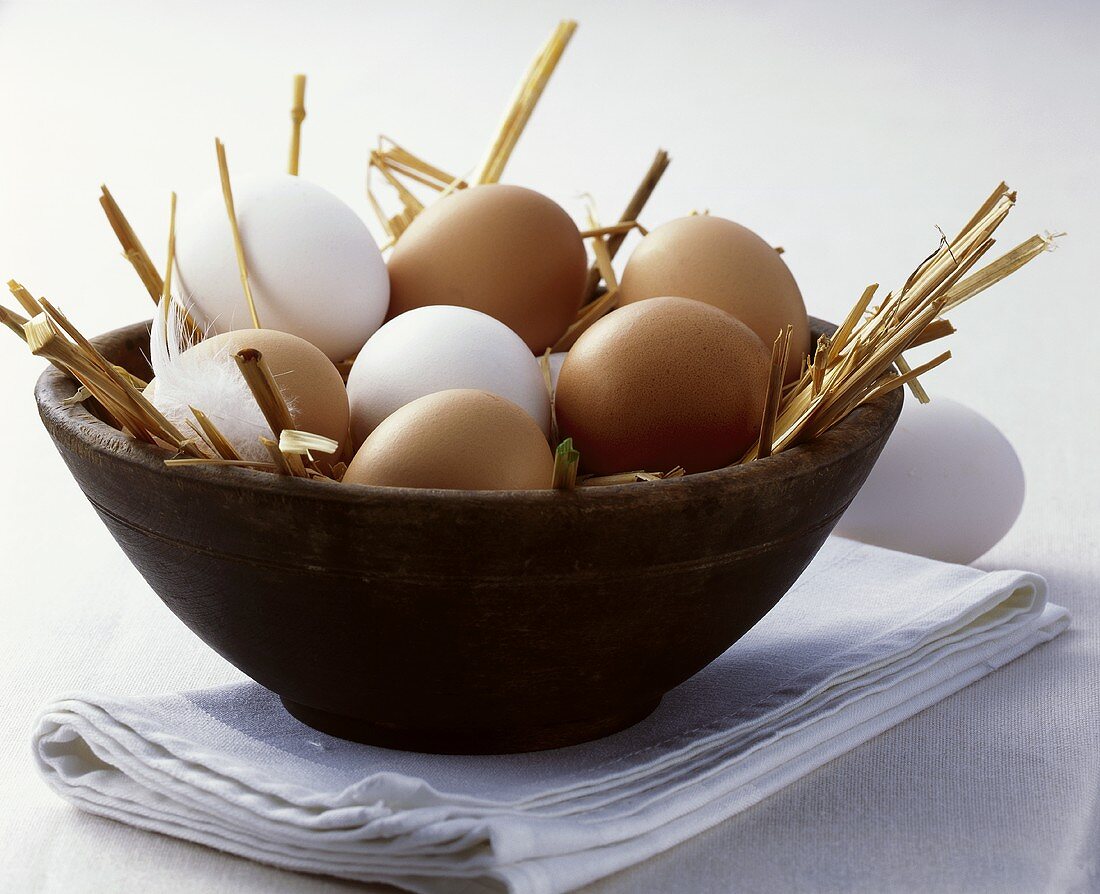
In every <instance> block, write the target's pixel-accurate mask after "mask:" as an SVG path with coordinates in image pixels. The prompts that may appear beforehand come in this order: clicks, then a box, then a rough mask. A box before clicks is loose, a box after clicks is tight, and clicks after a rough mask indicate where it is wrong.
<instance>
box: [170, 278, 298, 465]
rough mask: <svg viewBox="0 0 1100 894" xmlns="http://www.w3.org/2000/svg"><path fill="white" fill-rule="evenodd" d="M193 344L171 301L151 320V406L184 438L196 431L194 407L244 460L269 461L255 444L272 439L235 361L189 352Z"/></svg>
mask: <svg viewBox="0 0 1100 894" xmlns="http://www.w3.org/2000/svg"><path fill="white" fill-rule="evenodd" d="M197 341H198V339H196V338H194V337H193V335H192V333H191V331H190V329H189V328H188V326H187V323H186V316H185V315H184V312H183V309H182V308H181V307H180V304H179V302H178V301H176V300H175V299H169V301H168V306H167V308H165V312H164V313H159V314H157V316H156V318H154V320H153V331H152V333H151V334H150V339H149V348H150V350H149V353H150V358H149V359H150V364H151V365H152V367H153V376H154V381H155V386H154V388H153V392H154V393H153V395H152V401H153V404H154V406H156V408H157V409H158V410H160V411H161V412H162V413H163V414H164V415H165V416H167V417H168V419H169V420H171V421H172V422H173V423H175V425H176V426H177V427H179V428H180V429H181V430H183V431H185V432H187V431H191V430H192V429H196V428H198V423H197V422H196V420H195V418H194V415H193V414H192V413H191V407H195V408H197V409H199V410H201V411H202V412H203V413H205V414H206V415H207V416H209V417H210V419H211V420H212V421H213V422H214V424H215V425H216V426H217V427H218V429H219V430H220V431H221V433H222V434H223V435H224V436H225V438H226V440H228V441H229V443H231V444H232V445H233V447H234V448H235V449H236V451H237V452H238V453H239V454H240V455H241V457H242V458H243V459H249V460H254V461H257V462H267V461H269V460H270V459H271V457H270V455H269V454H268V452H267V450H266V448H264V446H263V445H262V444H261V443H260V442H259V438H261V437H266V438H271V437H272V433H271V428H270V426H269V425H268V424H267V421H266V420H265V419H264V416H263V413H262V412H261V411H260V408H259V406H258V405H257V404H256V399H255V398H254V397H253V396H252V392H251V390H250V389H249V387H248V383H247V382H245V380H244V376H242V375H241V371H240V369H238V367H237V364H236V361H235V360H234V359H233V356H232V355H231V354H230V353H229V350H228V348H224V349H222V350H217V351H213V352H209V351H191V350H189V349H190V348H192V347H193V346H194V345H195V343H196V342H197ZM292 409H293V408H292Z"/></svg>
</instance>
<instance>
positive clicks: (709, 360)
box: [556, 297, 771, 475]
mask: <svg viewBox="0 0 1100 894" xmlns="http://www.w3.org/2000/svg"><path fill="white" fill-rule="evenodd" d="M770 358H771V355H770V352H769V350H768V349H767V348H765V347H764V344H763V342H762V341H761V340H760V339H759V338H758V337H757V336H756V334H755V333H753V332H752V330H750V329H749V328H748V327H747V326H745V325H744V324H743V323H741V322H740V321H738V320H737V319H736V318H734V317H733V316H731V315H730V314H728V313H726V312H725V311H723V310H719V309H718V308H716V307H712V306H711V305H709V304H703V303H702V302H699V301H692V300H690V299H687V298H670V297H665V298H650V299H648V300H646V301H639V302H637V303H635V304H630V305H627V306H626V307H623V308H620V309H619V310H616V311H613V312H612V313H610V314H608V315H607V316H606V317H604V318H603V319H601V320H599V321H598V322H596V323H595V324H593V326H592V327H591V328H590V329H589V330H588V331H587V332H585V333H584V334H583V335H582V336H581V337H580V338H579V339H577V343H576V344H575V345H574V346H573V348H572V349H571V350H570V351H569V356H568V357H566V359H565V363H564V364H563V365H562V369H561V375H560V377H559V379H558V388H557V393H556V408H557V420H558V428H559V430H560V431H561V434H562V436H563V437H566V436H568V437H572V438H573V442H574V445H575V446H576V448H577V449H578V450H579V451H580V455H581V468H582V469H583V470H584V471H586V472H593V473H595V474H598V475H610V474H614V473H616V472H628V471H634V470H646V471H650V472H662V471H667V470H669V469H672V468H674V467H675V466H678V465H679V466H683V467H684V468H685V469H686V470H687V471H688V472H689V473H690V472H705V471H708V470H710V469H717V468H720V467H722V466H726V465H729V464H730V463H732V462H735V461H736V460H738V459H740V458H741V456H742V455H743V454H744V452H745V450H746V449H748V447H749V446H750V445H751V444H752V443H753V442H754V441H755V440H756V437H757V435H758V434H759V432H760V419H761V416H762V414H763V410H764V398H765V394H766V392H767V387H768V385H767V382H768V367H769V364H770Z"/></svg>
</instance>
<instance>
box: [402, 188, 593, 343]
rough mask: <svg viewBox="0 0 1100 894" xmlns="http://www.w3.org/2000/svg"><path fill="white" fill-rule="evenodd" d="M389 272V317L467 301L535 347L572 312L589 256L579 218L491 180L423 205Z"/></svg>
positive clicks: (555, 333) (554, 334) (550, 338)
mask: <svg viewBox="0 0 1100 894" xmlns="http://www.w3.org/2000/svg"><path fill="white" fill-rule="evenodd" d="M389 272H390V309H389V317H390V318H393V317H396V316H397V315H398V314H401V313H404V312H405V311H407V310H412V309H413V308H414V307H423V306H425V305H428V304H452V305H457V306H459V307H472V308H473V309H474V310H480V311H481V312H482V313H486V314H489V316H491V317H496V318H497V319H498V320H500V321H501V322H502V323H504V324H505V325H506V326H508V327H509V328H510V329H512V330H513V331H515V332H517V333H519V336H520V338H522V339H523V340H524V341H525V342H526V343H527V346H528V347H529V348H530V349H531V350H532V351H534V352H535V353H536V354H541V353H542V352H543V351H544V350H545V349H546V348H548V347H550V346H551V345H552V344H553V343H554V342H556V341H557V340H558V339H559V338H560V337H561V335H562V334H563V333H564V332H565V330H566V329H567V328H568V326H569V324H570V323H572V322H573V320H574V318H575V317H576V315H577V310H578V309H579V308H580V305H581V298H582V293H583V291H584V283H585V278H586V272H587V260H586V255H585V250H584V241H583V240H582V239H581V235H580V231H579V230H578V229H577V225H576V224H574V223H573V221H572V219H571V218H570V217H569V215H568V214H566V213H565V211H564V210H563V209H562V208H561V207H560V206H559V205H557V204H556V203H555V202H553V201H551V200H550V199H548V198H547V197H546V196H544V195H542V194H541V193H537V192H534V191H533V190H530V189H524V188H523V187H521V186H507V185H503V184H499V183H496V184H488V185H485V186H475V187H472V188H470V189H463V190H459V191H458V192H456V193H454V194H453V195H450V196H447V197H446V198H443V199H441V200H440V201H438V202H436V203H435V204H434V205H431V206H429V207H428V208H427V209H426V210H424V211H423V212H422V213H421V214H420V215H419V216H418V217H417V218H416V220H415V221H413V223H412V225H411V226H410V227H409V228H408V230H406V231H405V233H404V234H403V235H402V236H401V238H400V239H399V240H398V242H397V245H396V246H395V247H394V250H393V254H392V255H391V257H390V261H389Z"/></svg>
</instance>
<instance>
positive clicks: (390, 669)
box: [35, 320, 902, 753]
mask: <svg viewBox="0 0 1100 894" xmlns="http://www.w3.org/2000/svg"><path fill="white" fill-rule="evenodd" d="M811 322H812V324H813V328H814V331H815V334H818V335H819V334H821V333H822V332H826V331H830V330H831V329H832V328H833V327H831V326H829V325H828V324H825V323H822V322H821V321H819V320H813V321H811ZM95 343H96V345H97V346H98V347H99V349H100V350H101V351H102V352H103V353H104V354H105V355H106V356H107V357H108V358H109V359H110V360H112V361H114V362H115V363H119V364H120V365H122V366H124V367H126V368H127V369H129V370H131V371H132V372H134V373H135V374H137V375H140V376H143V377H147V376H148V375H149V367H148V364H147V362H146V360H145V353H146V352H147V351H148V346H149V324H148V323H144V324H141V323H139V324H135V325H132V326H128V327H126V328H123V329H119V330H116V331H115V332H111V333H109V334H107V335H104V336H102V337H100V338H99V339H97V340H96V342H95ZM75 390H76V385H75V383H74V382H73V381H72V380H71V379H70V378H68V377H67V376H65V375H63V374H62V373H60V372H58V371H57V370H55V369H52V368H51V369H49V370H47V371H46V372H45V373H43V375H42V377H41V378H40V379H39V382H38V385H37V388H36V390H35V397H36V399H37V401H38V406H39V411H40V413H41V416H42V420H43V422H44V423H45V426H46V428H47V429H48V430H49V433H50V436H51V437H52V438H53V441H54V443H55V444H56V446H57V449H58V450H59V451H60V453H61V456H62V457H63V458H64V460H65V462H66V464H67V465H68V467H69V470H70V471H71V472H72V474H73V477H74V478H75V479H76V480H77V482H78V483H79V485H80V487H81V488H82V490H83V491H84V493H85V495H86V496H87V497H88V499H89V500H90V501H91V503H92V505H93V506H94V507H95V509H96V511H97V512H98V513H99V515H100V517H101V518H102V519H103V522H104V524H105V525H106V526H107V528H108V529H109V530H110V531H111V534H112V535H114V538H115V539H116V540H117V541H118V543H119V545H120V546H121V547H122V549H123V550H124V551H125V552H126V555H127V556H128V557H129V558H130V560H131V561H132V562H133V563H134V565H135V566H136V567H137V569H138V570H139V571H140V572H141V574H142V575H143V576H144V577H145V579H146V581H148V583H149V585H150V586H151V587H152V588H153V590H154V591H156V593H157V595H158V596H160V598H161V599H162V600H163V601H164V602H165V604H167V606H168V607H169V608H170V609H171V610H172V611H173V612H174V613H175V614H176V615H177V617H179V618H180V620H182V621H183V622H184V623H185V624H186V625H187V626H188V627H189V628H191V630H193V631H194V632H195V633H196V634H198V636H199V637H201V638H202V639H203V641H204V642H206V643H207V644H208V645H209V646H210V647H211V648H213V649H214V650H215V651H216V652H218V654H220V655H222V656H223V657H224V658H226V659H227V660H228V661H230V662H232V663H233V664H234V665H235V666H236V667H238V668H239V669H240V670H241V671H243V672H244V673H246V674H247V675H248V676H250V677H251V678H252V679H254V680H256V681H257V682H258V683H260V684H262V685H263V686H265V687H267V688H268V689H270V690H272V691H274V692H275V693H277V694H278V695H279V696H280V697H281V698H282V701H283V704H284V705H285V706H286V708H287V710H289V711H290V712H291V713H292V714H293V715H294V716H295V717H297V718H299V719H300V720H302V721H303V722H305V723H306V724H309V725H310V726H312V727H315V728H317V729H320V730H322V731H324V732H327V733H330V734H332V735H336V736H340V737H344V738H348V739H354V740H357V741H361V742H367V743H371V744H375V745H381V746H385V747H391V748H402V749H409V750H414V751H427V752H440V753H506V752H518V751H534V750H539V749H545V748H556V747H560V746H565V745H572V744H576V743H579V742H584V741H587V740H590V739H594V738H598V737H600V736H605V735H608V734H610V733H613V732H616V731H618V730H621V729H623V728H625V727H627V726H629V725H631V724H633V723H635V722H637V721H638V720H641V719H642V718H643V717H645V716H646V715H648V714H649V713H650V712H651V711H652V710H653V709H654V708H655V707H656V706H657V704H658V703H659V702H660V700H661V697H662V696H663V695H664V694H665V693H666V692H668V691H669V690H670V689H672V688H673V687H675V686H677V685H679V684H680V683H682V682H684V681H685V680H686V679H688V678H689V677H691V676H692V675H693V674H695V673H697V672H698V671H700V670H701V669H702V668H704V667H705V666H706V665H707V664H709V663H710V662H711V661H713V660H714V659H715V658H717V657H718V656H719V655H721V654H722V653H723V652H724V651H725V650H726V649H727V648H729V646H730V645H731V644H732V643H734V642H736V641H737V639H738V638H740V637H741V636H742V635H743V634H744V633H745V632H746V631H748V630H749V628H751V627H752V626H753V625H754V624H756V622H757V621H759V620H760V619H761V618H762V617H763V616H764V615H765V614H766V613H767V612H768V611H769V610H770V609H771V608H772V606H774V605H775V603H776V602H777V601H778V600H779V599H780V598H781V597H782V596H783V594H784V593H786V592H787V590H788V589H789V588H790V586H791V585H792V584H793V583H794V581H795V579H796V578H797V577H798V576H799V574H801V572H802V571H803V569H804V568H805V567H806V566H807V565H808V564H809V562H810V560H811V559H812V558H813V557H814V555H815V554H816V552H817V551H818V549H819V548H820V547H821V545H822V543H823V542H824V540H825V538H826V537H827V536H828V534H829V532H830V531H831V530H832V528H833V525H834V524H836V522H837V520H838V519H839V518H840V516H841V514H842V513H843V512H844V510H845V509H846V508H847V506H848V504H849V503H850V502H851V500H852V498H853V497H854V496H855V495H856V492H857V491H858V490H859V488H860V487H861V485H862V484H863V482H864V480H865V479H866V477H867V475H868V473H869V472H870V470H871V467H872V465H873V464H874V462H875V460H876V458H877V457H878V454H879V451H880V450H881V449H882V447H883V445H884V444H885V442H886V439H887V437H888V436H889V434H890V431H891V429H892V428H893V426H894V423H895V422H896V421H897V418H898V414H899V412H900V410H901V404H902V395H901V389H896V390H895V391H893V392H891V393H890V394H887V395H885V396H883V397H880V398H878V399H876V400H875V401H872V402H870V403H867V404H865V405H863V406H861V407H859V408H857V409H856V410H855V411H854V412H852V413H851V414H850V415H849V416H848V417H847V418H845V419H844V420H843V421H842V422H840V423H839V424H838V425H836V426H835V427H834V428H833V429H831V430H830V431H828V432H827V433H826V434H824V435H823V436H822V437H820V438H817V439H816V440H814V441H813V442H811V443H808V444H805V445H802V446H799V447H796V448H793V449H791V450H787V451H785V452H783V453H780V454H779V455H777V456H774V457H769V458H768V459H764V460H758V461H756V462H753V463H750V464H748V465H745V466H737V467H731V468H726V469H719V470H717V471H713V472H705V473H701V474H695V475H688V476H685V477H683V478H679V479H672V480H668V481H656V482H651V483H645V484H633V485H623V486H610V487H597V488H590V489H580V490H576V491H572V492H557V491H550V490H547V491H505V492H491V491H442V490H407V489H398V488H367V487H361V486H352V485H342V484H337V483H335V482H332V483H328V482H316V481H306V480H300V479H293V478H284V477H277V476H274V475H270V474H267V473H263V472H255V471H249V470H244V469H237V468H216V467H202V466H195V467H184V468H169V467H167V466H165V465H164V460H165V458H167V457H168V456H169V453H168V452H167V451H164V450H161V449H158V448H156V447H152V446H149V445H145V444H141V443H138V442H135V441H133V440H132V439H130V438H128V437H127V436H125V435H124V434H122V433H121V432H119V431H117V430H116V429H114V428H112V427H111V426H110V425H108V424H106V423H105V422H103V421H101V420H100V419H99V418H97V417H96V416H95V415H93V413H92V412H90V410H89V408H88V407H85V406H84V405H82V404H75V405H73V406H65V404H64V401H65V399H66V398H68V397H70V396H71V395H72V394H73V393H74V392H75ZM89 403H91V404H94V402H89ZM91 409H94V405H93V406H92V407H91Z"/></svg>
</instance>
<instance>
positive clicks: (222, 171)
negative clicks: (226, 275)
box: [214, 138, 261, 329]
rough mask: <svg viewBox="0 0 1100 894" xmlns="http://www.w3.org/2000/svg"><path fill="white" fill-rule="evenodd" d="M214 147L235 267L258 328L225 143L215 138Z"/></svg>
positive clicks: (254, 322) (253, 320) (253, 321)
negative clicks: (216, 154)
mask: <svg viewBox="0 0 1100 894" xmlns="http://www.w3.org/2000/svg"><path fill="white" fill-rule="evenodd" d="M214 148H215V150H217V153H218V174H219V176H220V177H221V183H222V196H223V198H224V199H225V213H226V214H227V215H228V216H229V229H230V230H231V231H232V232H233V248H234V250H235V251H236V253H237V269H238V270H239V271H240V273H241V287H242V288H243V289H244V297H245V301H247V302H248V312H249V314H251V316H252V325H253V327H255V328H256V329H260V328H261V326H260V318H259V316H258V315H257V314H256V302H255V301H254V300H253V298H252V284H251V283H250V282H249V280H248V264H247V263H246V261H245V258H244V243H243V242H242V241H241V229H240V226H239V225H238V224H237V209H236V206H235V205H234V204H233V186H232V184H231V183H230V182H229V162H228V161H226V158H225V144H224V143H223V142H222V141H221V140H219V139H217V138H215V140H214Z"/></svg>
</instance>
